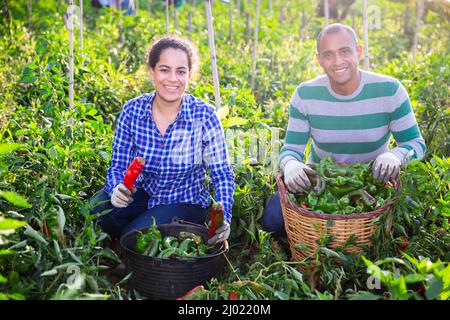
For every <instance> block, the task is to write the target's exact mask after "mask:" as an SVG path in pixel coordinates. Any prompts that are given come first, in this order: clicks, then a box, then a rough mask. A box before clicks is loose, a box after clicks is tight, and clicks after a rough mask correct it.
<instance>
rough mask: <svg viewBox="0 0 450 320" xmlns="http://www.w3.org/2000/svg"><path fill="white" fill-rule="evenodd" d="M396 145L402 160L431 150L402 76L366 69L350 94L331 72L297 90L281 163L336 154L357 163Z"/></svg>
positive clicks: (309, 160) (349, 161) (313, 159)
mask: <svg viewBox="0 0 450 320" xmlns="http://www.w3.org/2000/svg"><path fill="white" fill-rule="evenodd" d="M391 135H393V137H394V139H395V141H396V143H397V147H395V148H393V149H392V150H390V152H392V153H393V154H394V155H396V156H397V157H398V158H399V159H400V161H401V162H402V163H406V162H408V161H410V160H411V159H421V158H423V156H424V154H425V152H426V146H425V141H424V139H423V138H422V135H421V134H420V131H419V128H418V126H417V121H416V118H415V116H414V112H413V110H412V108H411V103H410V100H409V97H408V93H407V92H406V90H405V88H404V87H403V85H402V84H401V83H400V82H399V81H398V80H396V79H394V78H391V77H388V76H384V75H379V74H375V73H372V72H367V71H363V70H361V82H360V85H359V87H358V89H357V90H356V91H355V92H354V93H353V94H352V95H349V96H342V95H338V94H336V93H335V92H334V91H333V90H332V89H331V85H330V81H329V79H328V77H327V76H326V75H324V76H320V77H317V78H315V79H313V80H311V81H307V82H304V83H302V84H301V85H300V86H299V87H298V88H297V89H296V90H295V92H294V94H293V95H292V99H291V106H290V111H289V123H288V128H287V132H286V137H285V143H284V145H283V147H282V148H281V150H280V158H279V163H280V168H281V169H282V170H283V169H284V165H285V164H286V162H287V161H289V160H290V159H297V160H299V161H304V155H305V148H306V145H307V143H308V141H309V138H311V149H310V152H309V157H308V161H307V162H308V163H310V162H318V161H320V159H322V158H324V157H326V156H328V155H331V156H332V158H333V160H334V161H336V162H343V163H357V162H367V161H370V160H373V159H375V158H376V157H377V156H378V155H380V154H382V153H384V152H387V151H389V150H388V146H389V140H390V138H391Z"/></svg>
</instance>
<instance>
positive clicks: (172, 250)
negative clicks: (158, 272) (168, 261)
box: [158, 247, 179, 259]
mask: <svg viewBox="0 0 450 320" xmlns="http://www.w3.org/2000/svg"><path fill="white" fill-rule="evenodd" d="M178 253H179V249H178V248H173V247H170V248H167V249H165V250H163V251H161V252H160V253H159V255H158V258H163V259H164V258H169V257H170V256H171V255H173V254H178Z"/></svg>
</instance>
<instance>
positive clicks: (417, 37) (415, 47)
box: [412, 0, 424, 59]
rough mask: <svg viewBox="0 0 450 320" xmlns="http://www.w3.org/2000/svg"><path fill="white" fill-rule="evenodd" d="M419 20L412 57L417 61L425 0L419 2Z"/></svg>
mask: <svg viewBox="0 0 450 320" xmlns="http://www.w3.org/2000/svg"><path fill="white" fill-rule="evenodd" d="M418 1H419V2H418V7H417V18H416V32H415V34H414V41H413V46H412V57H413V58H414V59H415V58H416V56H417V45H418V42H419V32H420V22H421V20H422V11H423V6H424V0H418Z"/></svg>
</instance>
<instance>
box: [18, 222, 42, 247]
mask: <svg viewBox="0 0 450 320" xmlns="http://www.w3.org/2000/svg"><path fill="white" fill-rule="evenodd" d="M24 234H26V235H27V236H29V237H30V238H33V239H35V240H36V241H38V242H41V243H42V244H45V245H48V242H47V240H45V239H44V238H43V237H42V236H41V235H40V234H39V232H37V231H36V230H34V229H33V228H32V227H30V226H29V225H26V226H25V232H24Z"/></svg>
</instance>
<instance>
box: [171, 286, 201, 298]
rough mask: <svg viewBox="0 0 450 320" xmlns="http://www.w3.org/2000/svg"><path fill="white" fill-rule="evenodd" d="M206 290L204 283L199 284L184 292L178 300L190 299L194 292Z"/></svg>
mask: <svg viewBox="0 0 450 320" xmlns="http://www.w3.org/2000/svg"><path fill="white" fill-rule="evenodd" d="M200 291H205V287H204V286H203V285H198V286H196V287H194V288H193V289H191V290H189V291H188V292H186V293H185V294H183V295H182V296H181V297H179V298H177V299H176V300H188V298H190V297H191V296H192V295H193V294H194V293H196V292H200Z"/></svg>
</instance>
